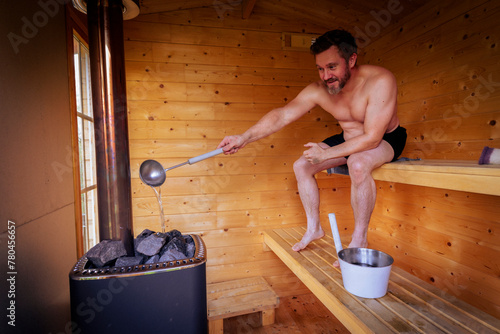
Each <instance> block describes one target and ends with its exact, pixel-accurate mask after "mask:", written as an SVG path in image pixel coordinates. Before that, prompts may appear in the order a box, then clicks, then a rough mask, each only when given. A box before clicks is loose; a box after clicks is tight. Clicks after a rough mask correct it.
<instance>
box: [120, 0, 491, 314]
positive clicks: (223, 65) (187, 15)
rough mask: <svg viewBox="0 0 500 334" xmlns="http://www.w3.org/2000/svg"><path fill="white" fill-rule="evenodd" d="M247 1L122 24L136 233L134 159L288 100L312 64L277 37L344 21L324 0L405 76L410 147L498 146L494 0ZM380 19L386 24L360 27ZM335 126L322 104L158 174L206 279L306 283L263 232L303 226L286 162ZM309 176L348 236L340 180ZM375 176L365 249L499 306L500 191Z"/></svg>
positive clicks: (181, 150)
mask: <svg viewBox="0 0 500 334" xmlns="http://www.w3.org/2000/svg"><path fill="white" fill-rule="evenodd" d="M144 2H145V3H146V2H147V0H144ZM426 2H427V3H428V4H427V5H425V6H423V7H421V8H419V7H420V6H421V5H422V4H423V3H426ZM240 3H241V2H240ZM240 3H238V4H236V3H231V4H230V5H231V6H230V7H228V6H229V2H225V4H226V5H228V6H226V7H224V8H222V7H218V8H216V7H213V6H212V3H210V4H208V3H207V2H204V1H198V0H196V1H192V2H183V4H180V2H178V3H171V4H163V2H162V3H161V4H160V3H155V2H154V0H151V2H150V7H145V8H149V9H147V10H146V11H148V10H149V13H151V14H141V15H140V16H139V17H137V18H136V19H134V20H132V21H126V22H125V31H124V32H125V56H126V70H127V80H128V81H127V89H128V93H129V94H128V99H129V101H128V107H129V131H130V151H131V168H132V187H133V192H134V194H133V206H134V207H133V214H134V229H135V231H134V232H135V234H137V233H139V232H140V231H142V229H144V228H150V229H154V230H159V228H160V222H159V217H158V212H159V210H158V205H157V203H156V199H155V197H154V193H153V191H152V190H151V189H150V188H149V187H148V186H145V185H143V184H142V183H141V181H140V180H139V177H138V169H139V166H140V164H141V162H142V161H144V160H146V159H155V160H158V161H159V162H160V163H161V164H163V165H164V166H165V167H168V166H172V165H175V164H178V163H181V162H184V161H186V160H187V159H188V158H191V157H193V156H196V155H199V154H202V153H205V152H208V151H210V150H212V149H214V148H215V147H216V146H217V144H218V143H219V142H220V140H221V139H222V138H223V137H224V136H225V135H231V134H237V133H241V132H242V131H244V130H246V129H247V128H248V127H249V126H251V125H252V124H253V123H254V122H255V121H256V120H258V119H259V118H260V117H261V116H262V115H264V114H265V113H266V112H267V111H269V110H271V109H273V108H275V107H279V106H281V105H283V104H284V103H286V102H288V101H290V100H291V99H293V98H294V96H295V95H296V94H297V93H298V92H299V91H300V90H301V88H302V87H304V86H305V85H307V84H308V83H310V82H311V81H314V80H316V78H317V73H316V70H315V65H314V58H313V57H312V56H311V55H310V54H309V53H308V52H307V50H305V52H302V51H296V50H283V49H282V47H281V36H282V35H281V34H282V32H297V33H307V34H321V33H323V32H324V31H325V30H326V29H330V28H337V24H340V25H342V24H341V21H333V19H332V17H334V16H335V15H333V14H332V13H329V12H328V10H329V9H333V8H336V9H337V10H336V12H339V11H343V13H344V14H345V17H346V18H348V20H346V21H345V22H346V23H345V26H343V27H344V28H352V29H355V32H356V34H357V35H358V36H359V35H360V33H359V32H360V31H361V32H363V33H365V34H367V33H369V34H368V35H367V37H369V38H368V39H369V40H361V39H360V40H359V42H360V48H359V53H360V59H359V63H370V64H375V65H380V66H384V67H386V68H388V69H390V70H391V71H393V73H394V74H395V76H396V78H397V80H398V86H399V95H398V98H399V115H400V118H401V121H402V123H403V125H404V126H405V127H407V129H408V133H409V139H408V145H407V147H406V149H405V152H404V155H405V156H408V157H411V158H416V157H421V158H431V159H432V158H433V159H460V160H477V159H478V158H479V154H480V152H481V150H482V148H483V146H485V145H489V146H492V147H499V145H500V136H499V132H500V131H499V125H498V121H499V113H500V112H499V107H498V106H499V102H500V84H499V83H500V73H499V64H500V58H499V54H498V37H499V35H498V32H497V30H498V29H496V26H497V22H498V20H499V19H500V13H499V9H498V8H499V4H498V2H495V1H487V0H481V1H472V0H470V1H462V2H454V1H451V0H447V1H442V2H439V3H435V2H433V3H431V2H428V1H417V2H412V3H411V4H410V3H409V2H405V3H401V6H402V7H404V11H403V12H402V13H401V14H398V15H392V16H391V18H390V19H389V21H390V22H388V24H387V25H386V26H384V27H382V26H380V24H379V23H380V21H377V20H376V18H375V16H374V14H373V13H375V14H377V13H382V10H383V9H384V8H387V5H388V2H387V1H381V2H375V3H373V1H371V2H368V1H364V0H363V1H354V2H353V3H352V4H350V5H339V4H337V3H335V4H334V3H332V2H330V1H326V0H325V1H320V2H318V3H317V5H316V6H305V7H301V6H303V2H300V1H295V0H287V1H257V2H256V3H255V6H254V8H253V11H252V14H251V16H250V18H249V19H246V20H242V19H241V6H240ZM154 6H158V7H156V8H154ZM161 6H167V7H161ZM238 6H239V7H238ZM345 6H347V7H345ZM349 6H351V7H349ZM344 7H345V8H344ZM320 9H323V10H321V13H320V12H319V11H320ZM408 12H413V13H412V14H411V15H406V13H408ZM312 13H313V14H312ZM314 14H317V15H314ZM348 14H351V15H356V18H353V17H352V16H349V15H348ZM314 19H316V20H314ZM327 21H328V22H327ZM374 22H377V24H379V28H381V29H379V31H378V32H376V31H373V30H372V31H368V30H367V27H368V26H369V23H374ZM333 24H335V26H332V25H333ZM372 26H373V24H372ZM337 132H338V124H337V122H336V121H335V120H334V119H332V118H331V116H330V115H328V114H327V113H326V112H324V111H323V110H320V109H315V110H312V111H311V112H310V113H308V114H307V115H305V116H304V117H303V118H302V119H300V120H299V121H297V122H296V123H294V124H293V125H290V126H289V127H287V128H285V129H283V130H282V131H280V132H278V133H276V134H274V135H273V136H270V137H268V138H265V139H263V140H260V141H259V142H255V143H252V144H250V145H248V147H246V148H244V149H243V150H241V151H240V152H238V153H237V154H236V155H233V156H223V155H220V156H217V157H213V158H211V159H208V160H205V161H203V162H200V163H198V164H196V165H192V166H189V165H188V166H184V167H181V168H178V169H174V170H172V171H169V172H167V173H168V175H167V181H166V183H165V185H164V186H163V187H162V192H163V194H162V198H163V203H164V205H165V218H166V222H167V226H168V228H177V229H179V230H181V231H183V232H187V233H198V234H201V235H202V236H203V240H204V241H205V243H206V244H207V248H208V259H209V260H208V266H207V273H208V281H209V282H218V281H224V280H231V279H239V278H244V277H252V276H264V277H265V278H266V280H267V281H268V282H269V283H270V284H271V285H272V286H273V289H275V291H277V293H278V294H279V295H281V296H289V295H292V294H294V293H303V292H305V291H307V289H306V288H305V286H304V285H303V284H302V283H300V282H299V281H298V280H297V278H296V277H295V275H294V274H293V273H292V272H291V271H290V270H289V269H287V267H286V266H285V265H283V263H282V262H281V261H280V260H278V259H277V258H276V257H275V256H274V255H272V253H271V252H269V251H265V250H263V249H262V248H261V247H262V233H263V231H264V230H266V229H269V228H273V227H286V226H303V225H304V222H305V217H304V213H303V210H302V206H301V202H300V198H299V196H298V193H297V188H296V184H295V179H294V175H293V171H292V165H293V162H294V160H295V159H296V158H297V157H298V156H300V154H301V153H302V152H303V150H304V147H303V144H305V143H306V142H309V141H320V140H322V139H324V138H325V137H327V136H329V135H331V134H332V133H337ZM318 183H319V186H320V188H321V189H320V195H321V199H322V204H321V217H322V218H321V219H322V225H323V226H324V228H325V229H328V230H329V224H328V221H327V213H328V212H335V213H336V215H337V217H338V220H339V225H341V229H342V233H344V234H347V235H349V234H350V233H352V229H353V222H354V219H353V215H352V210H351V207H350V181H349V178H348V177H343V176H335V177H327V176H321V177H319V178H318ZM377 187H378V197H377V198H378V199H377V205H376V207H375V210H374V214H373V219H372V222H371V225H370V233H369V241H370V244H371V246H372V247H374V248H378V249H382V250H385V251H387V252H388V253H390V254H391V255H393V256H394V257H395V258H396V263H397V265H398V266H400V267H402V268H403V269H405V270H407V271H408V272H411V273H413V274H414V275H416V276H418V277H420V278H422V279H424V280H425V281H427V282H430V283H431V284H434V285H435V286H437V287H439V288H441V289H443V290H445V291H448V292H450V293H452V294H454V295H455V296H457V297H459V298H461V299H464V300H465V301H467V302H469V303H471V304H473V305H475V306H477V307H479V308H481V309H483V310H484V311H486V312H489V313H490V314H493V315H495V316H497V317H498V316H500V309H499V308H500V296H499V293H500V292H499V290H498V282H499V272H498V270H499V268H500V264H499V262H498V260H497V258H498V251H499V249H498V246H497V245H498V244H499V243H498V242H499V240H498V233H497V230H498V228H499V224H500V222H499V218H498V217H499V214H500V212H499V211H498V208H499V207H500V200H499V197H496V196H486V195H479V194H472V193H465V192H456V191H446V190H440V189H433V188H425V187H418V186H410V185H403V184H396V183H389V182H377Z"/></svg>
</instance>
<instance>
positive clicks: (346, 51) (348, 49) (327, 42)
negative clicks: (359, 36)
mask: <svg viewBox="0 0 500 334" xmlns="http://www.w3.org/2000/svg"><path fill="white" fill-rule="evenodd" d="M332 46H336V47H337V48H338V49H339V52H340V55H341V57H342V58H344V59H345V61H346V63H347V62H349V58H350V57H351V56H352V54H353V53H357V52H358V46H357V45H356V39H355V38H354V37H353V36H352V35H351V33H349V32H348V31H345V30H340V29H336V30H330V31H328V32H326V33H324V34H323V35H321V36H320V37H318V38H317V39H316V41H314V43H313V44H312V45H311V48H310V50H311V53H312V54H313V55H317V54H319V53H321V52H324V51H326V50H328V49H329V48H330V47H332Z"/></svg>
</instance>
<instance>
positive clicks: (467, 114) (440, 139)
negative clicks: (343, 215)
mask: <svg viewBox="0 0 500 334" xmlns="http://www.w3.org/2000/svg"><path fill="white" fill-rule="evenodd" d="M499 5H500V4H499V3H498V2H496V1H474V2H471V1H465V2H460V3H459V2H454V1H444V2H440V4H438V5H436V4H430V5H428V6H426V7H424V8H422V9H421V10H419V11H417V12H415V13H414V14H413V15H412V16H410V17H408V19H407V20H405V21H403V22H400V23H399V24H396V25H395V26H394V27H393V30H392V31H391V32H390V33H387V34H384V35H383V36H381V37H380V38H379V39H378V40H376V41H374V42H373V43H372V44H370V45H368V46H367V47H366V48H364V49H363V51H362V61H363V62H368V63H371V64H377V65H381V66H384V67H386V68H389V69H390V70H392V71H393V72H394V73H395V75H396V77H397V79H398V83H399V95H398V97H399V99H398V102H399V104H398V105H399V114H400V117H401V122H402V123H403V125H404V126H405V127H406V128H407V129H408V132H409V137H408V146H407V148H406V149H405V151H404V153H403V155H404V156H407V157H411V158H417V157H418V158H427V159H463V160H477V159H478V158H479V156H480V153H481V150H482V148H483V146H486V145H489V146H491V147H500V131H499V129H500V128H499V124H498V122H499V121H500V103H499V102H500V66H499V65H500V54H499V52H498V49H499V44H498V42H499V37H500V35H499V30H498V21H499V20H500V8H499ZM402 55H404V56H402ZM346 179H348V178H347V177H341V176H333V177H321V181H320V184H321V187H322V188H323V189H322V193H323V194H324V200H325V201H324V203H329V202H330V201H334V200H335V199H336V198H337V195H336V194H335V193H333V195H330V194H332V192H331V188H334V187H336V186H337V185H338V184H343V183H345V182H348V180H346ZM377 188H378V197H377V205H376V208H375V211H374V214H373V216H372V221H371V223H370V232H369V242H370V246H371V247H373V248H377V249H381V250H384V251H386V252H388V253H389V254H391V255H393V256H394V257H395V260H396V265H398V266H400V267H402V268H403V269H405V270H407V271H409V272H411V273H413V274H414V275H416V276H419V277H420V278H422V279H424V280H425V281H427V282H429V283H432V284H434V285H436V286H437V287H439V288H441V289H442V290H444V291H447V292H450V293H452V294H453V295H455V296H457V297H458V298H460V299H463V300H465V301H467V302H469V303H471V304H473V305H475V306H477V307H479V308H481V309H482V310H484V311H486V312H488V313H490V314H492V315H494V316H497V317H500V279H499V278H500V256H499V255H500V248H499V245H500V234H499V233H498V231H499V229H500V198H499V197H497V196H487V195H480V194H472V193H466V192H458V191H448V190H442V189H435V188H426V187H417V186H410V185H404V184H393V183H389V182H377ZM324 206H325V208H323V210H324V211H325V212H326V211H328V210H329V209H330V207H328V204H324ZM351 224H352V221H347V222H346V226H347V229H348V230H350V229H351V228H352V225H351Z"/></svg>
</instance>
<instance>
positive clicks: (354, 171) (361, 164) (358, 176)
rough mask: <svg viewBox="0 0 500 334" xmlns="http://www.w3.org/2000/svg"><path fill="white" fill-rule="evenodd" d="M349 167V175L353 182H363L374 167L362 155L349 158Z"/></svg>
mask: <svg viewBox="0 0 500 334" xmlns="http://www.w3.org/2000/svg"><path fill="white" fill-rule="evenodd" d="M347 166H348V167H349V176H350V177H351V181H352V182H362V181H363V180H365V179H366V177H367V176H370V175H371V172H372V168H371V165H370V163H369V161H367V160H366V159H363V157H361V156H354V155H353V156H351V157H349V159H347Z"/></svg>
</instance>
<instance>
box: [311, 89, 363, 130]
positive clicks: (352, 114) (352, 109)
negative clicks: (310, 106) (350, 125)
mask: <svg viewBox="0 0 500 334" xmlns="http://www.w3.org/2000/svg"><path fill="white" fill-rule="evenodd" d="M367 105H368V101H367V99H366V98H363V97H361V96H356V95H352V96H343V97H339V96H328V97H327V98H325V99H324V100H323V101H322V103H320V106H321V107H322V108H323V109H324V110H325V111H326V112H328V113H330V114H331V115H332V116H333V117H334V118H335V119H336V120H337V121H339V122H359V123H363V122H364V120H365V115H366V108H367Z"/></svg>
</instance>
